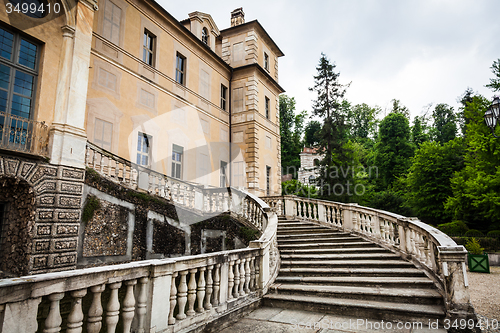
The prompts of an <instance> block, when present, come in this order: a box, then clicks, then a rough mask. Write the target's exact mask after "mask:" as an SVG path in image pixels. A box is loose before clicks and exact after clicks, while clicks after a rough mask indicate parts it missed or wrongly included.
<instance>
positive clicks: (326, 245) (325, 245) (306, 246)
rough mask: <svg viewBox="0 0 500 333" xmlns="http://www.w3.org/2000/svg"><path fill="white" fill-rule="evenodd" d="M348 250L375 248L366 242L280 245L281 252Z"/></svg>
mask: <svg viewBox="0 0 500 333" xmlns="http://www.w3.org/2000/svg"><path fill="white" fill-rule="evenodd" d="M335 247H338V248H346V247H373V243H370V242H366V241H359V242H336V243H332V242H330V243H320V244H309V243H307V244H280V245H279V246H278V248H279V250H280V251H281V250H282V249H283V250H293V249H304V250H305V249H331V248H335Z"/></svg>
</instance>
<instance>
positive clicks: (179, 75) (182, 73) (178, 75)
mask: <svg viewBox="0 0 500 333" xmlns="http://www.w3.org/2000/svg"><path fill="white" fill-rule="evenodd" d="M179 60H182V66H181V68H179ZM186 68H187V58H186V57H185V56H184V55H182V53H180V52H177V53H176V55H175V82H177V83H178V84H182V85H183V86H185V85H186ZM179 79H180V80H179Z"/></svg>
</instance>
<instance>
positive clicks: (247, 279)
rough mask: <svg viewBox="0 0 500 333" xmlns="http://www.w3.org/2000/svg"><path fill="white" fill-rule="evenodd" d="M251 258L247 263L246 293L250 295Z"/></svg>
mask: <svg viewBox="0 0 500 333" xmlns="http://www.w3.org/2000/svg"><path fill="white" fill-rule="evenodd" d="M250 260H251V259H250V258H248V259H247V260H246V261H245V293H246V294H249V293H250Z"/></svg>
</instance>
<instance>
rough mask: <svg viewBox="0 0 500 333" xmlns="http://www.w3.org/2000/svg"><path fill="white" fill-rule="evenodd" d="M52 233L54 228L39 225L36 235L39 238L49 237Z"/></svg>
mask: <svg viewBox="0 0 500 333" xmlns="http://www.w3.org/2000/svg"><path fill="white" fill-rule="evenodd" d="M51 233H52V226H50V225H39V226H38V227H37V228H36V234H37V235H38V236H47V235H50V234H51Z"/></svg>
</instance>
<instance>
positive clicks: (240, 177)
mask: <svg viewBox="0 0 500 333" xmlns="http://www.w3.org/2000/svg"><path fill="white" fill-rule="evenodd" d="M244 163H245V162H243V161H239V162H233V166H232V168H233V170H232V172H233V185H234V186H236V187H243V186H245V182H244V181H245V179H244V171H245V170H244V169H245V164H244Z"/></svg>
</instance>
